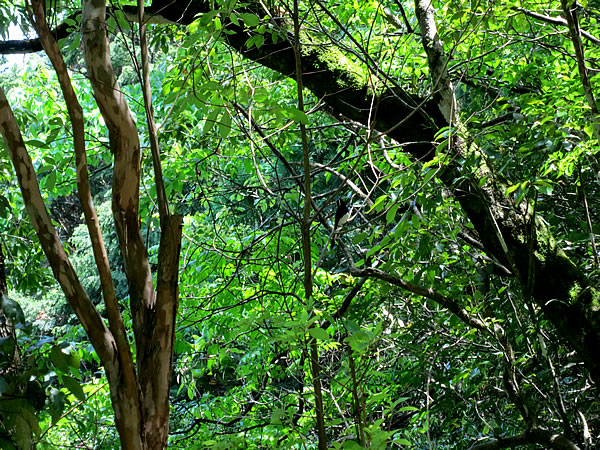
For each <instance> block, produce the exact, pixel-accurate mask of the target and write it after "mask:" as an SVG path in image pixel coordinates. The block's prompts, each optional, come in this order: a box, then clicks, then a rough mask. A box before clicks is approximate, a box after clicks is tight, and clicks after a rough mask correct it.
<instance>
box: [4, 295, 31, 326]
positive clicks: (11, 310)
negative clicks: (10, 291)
mask: <svg viewBox="0 0 600 450" xmlns="http://www.w3.org/2000/svg"><path fill="white" fill-rule="evenodd" d="M0 306H1V308H0V309H2V311H3V312H4V315H5V316H6V317H7V318H8V319H10V321H11V322H12V323H13V324H15V325H16V324H18V323H20V324H21V325H25V314H24V313H23V309H21V305H19V304H18V303H17V302H16V301H14V300H13V299H11V298H10V297H9V296H8V295H5V294H2V304H1V305H0Z"/></svg>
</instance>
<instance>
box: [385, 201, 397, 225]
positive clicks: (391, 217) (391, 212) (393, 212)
mask: <svg viewBox="0 0 600 450" xmlns="http://www.w3.org/2000/svg"><path fill="white" fill-rule="evenodd" d="M399 206H400V204H399V203H394V204H393V205H392V207H391V208H390V209H388V211H387V213H386V214H385V220H386V222H387V223H391V222H392V221H393V220H394V218H395V217H396V212H398V207H399Z"/></svg>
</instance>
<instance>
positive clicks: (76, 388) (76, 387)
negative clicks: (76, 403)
mask: <svg viewBox="0 0 600 450" xmlns="http://www.w3.org/2000/svg"><path fill="white" fill-rule="evenodd" d="M63 383H64V384H65V386H66V388H67V389H68V390H69V391H71V393H72V394H73V395H74V396H75V397H76V398H77V399H78V400H81V401H83V400H85V393H84V392H83V388H82V387H81V385H80V384H79V381H77V380H76V379H75V378H73V377H70V376H68V375H65V376H63Z"/></svg>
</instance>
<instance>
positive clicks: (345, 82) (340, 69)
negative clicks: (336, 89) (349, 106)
mask: <svg viewBox="0 0 600 450" xmlns="http://www.w3.org/2000/svg"><path fill="white" fill-rule="evenodd" d="M302 40H303V41H305V42H310V43H311V44H310V45H304V46H302V53H303V54H304V55H305V56H314V57H315V58H316V60H317V62H316V64H315V65H316V66H321V67H322V68H324V69H327V70H328V71H330V72H332V73H335V74H336V75H337V76H336V81H337V83H338V85H339V86H340V87H342V88H353V89H362V88H364V87H365V86H366V85H367V79H368V77H367V72H366V70H365V69H364V68H363V67H362V66H361V64H360V63H357V62H354V61H351V60H350V59H349V58H348V57H347V56H346V55H345V54H344V53H342V52H341V51H340V50H339V49H338V48H337V47H333V46H331V45H327V44H326V43H324V42H320V41H319V40H317V39H315V38H314V36H308V35H303V36H302Z"/></svg>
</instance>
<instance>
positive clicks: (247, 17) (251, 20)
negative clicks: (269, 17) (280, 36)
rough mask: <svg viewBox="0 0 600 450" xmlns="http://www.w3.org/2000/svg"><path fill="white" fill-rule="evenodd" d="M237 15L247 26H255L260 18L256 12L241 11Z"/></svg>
mask: <svg viewBox="0 0 600 450" xmlns="http://www.w3.org/2000/svg"><path fill="white" fill-rule="evenodd" d="M238 16H239V17H241V19H242V20H243V21H244V23H245V24H246V26H248V27H255V26H257V25H258V24H259V23H260V18H259V17H258V16H257V15H256V14H250V13H241V14H238Z"/></svg>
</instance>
